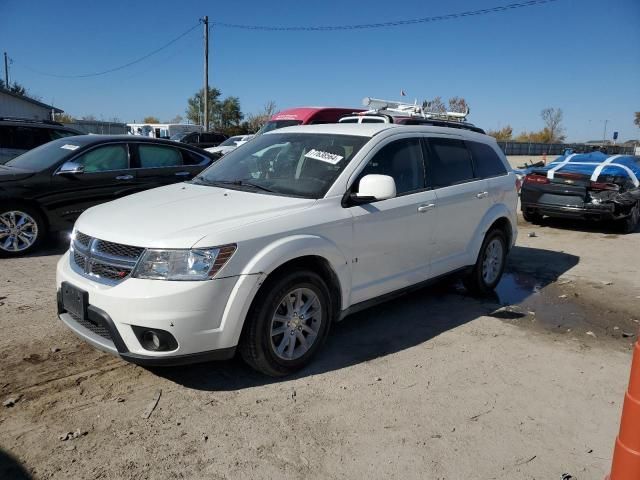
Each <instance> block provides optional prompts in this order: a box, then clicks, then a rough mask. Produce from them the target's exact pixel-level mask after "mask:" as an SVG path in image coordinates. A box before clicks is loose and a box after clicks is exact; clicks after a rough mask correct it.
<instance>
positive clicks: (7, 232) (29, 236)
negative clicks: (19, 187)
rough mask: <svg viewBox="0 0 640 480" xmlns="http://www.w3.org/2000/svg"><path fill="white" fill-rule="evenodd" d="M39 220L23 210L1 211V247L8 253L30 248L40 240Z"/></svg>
mask: <svg viewBox="0 0 640 480" xmlns="http://www.w3.org/2000/svg"><path fill="white" fill-rule="evenodd" d="M38 233H39V229H38V222H37V221H36V219H35V218H33V217H32V216H31V215H29V214H28V213H26V212H23V211H21V210H9V211H5V212H2V213H0V249H1V250H3V251H4V252H7V253H12V254H15V253H18V252H23V251H25V250H28V249H29V248H30V247H32V246H33V245H34V244H35V243H36V241H37V240H38Z"/></svg>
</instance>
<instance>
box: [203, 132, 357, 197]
mask: <svg viewBox="0 0 640 480" xmlns="http://www.w3.org/2000/svg"><path fill="white" fill-rule="evenodd" d="M368 140H369V138H368V137H359V136H351V135H333V134H319V133H318V134H311V133H288V134H286V133H283V134H278V133H274V134H269V135H261V136H259V137H257V138H255V139H253V140H251V142H249V143H247V144H245V145H243V147H242V148H239V149H236V150H233V151H232V152H230V153H228V154H227V155H225V156H224V157H222V158H221V159H220V160H218V161H217V162H216V163H214V164H213V165H212V166H211V167H209V168H208V169H207V170H205V171H204V172H203V173H202V174H201V175H200V176H198V177H197V178H196V180H195V183H201V184H205V185H207V184H209V185H213V186H222V187H227V188H239V189H247V190H253V191H262V192H271V193H277V194H281V195H290V196H298V197H304V198H321V197H322V196H324V194H325V193H326V192H327V191H328V190H329V187H331V185H332V184H333V182H334V181H335V180H336V178H337V177H338V175H339V174H340V172H342V170H343V169H344V167H345V166H346V165H347V164H348V163H349V162H350V161H351V159H352V158H353V157H354V156H355V155H356V153H358V151H359V150H360V148H362V146H363V145H364V144H365V143H366V142H367V141H368Z"/></svg>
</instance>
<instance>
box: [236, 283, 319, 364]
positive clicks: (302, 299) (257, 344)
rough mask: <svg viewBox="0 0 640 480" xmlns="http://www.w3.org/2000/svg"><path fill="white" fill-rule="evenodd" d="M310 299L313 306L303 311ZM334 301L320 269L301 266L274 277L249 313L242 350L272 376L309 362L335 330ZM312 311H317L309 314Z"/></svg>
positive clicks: (247, 358)
mask: <svg viewBox="0 0 640 480" xmlns="http://www.w3.org/2000/svg"><path fill="white" fill-rule="evenodd" d="M298 294H299V295H300V296H298ZM314 296H315V300H313V298H314ZM287 299H290V300H291V303H289V302H288V301H287ZM308 304H309V305H310V306H309V307H308V308H309V310H308V311H307V312H305V314H304V315H303V314H301V312H300V310H301V307H302V308H306V307H307V305H308ZM331 307H332V305H331V297H330V294H329V289H328V287H327V285H326V283H325V282H324V280H323V279H322V278H321V277H320V276H319V275H317V274H316V273H313V272H311V271H308V270H296V271H290V272H286V273H284V274H283V275H281V276H279V277H277V278H275V279H273V280H272V281H268V282H267V283H266V284H265V285H264V286H263V287H262V289H261V290H260V292H259V293H258V296H257V297H256V299H255V300H254V302H253V304H252V305H251V308H250V310H249V314H248V315H247V319H246V323H245V327H244V331H243V334H242V338H241V340H240V345H239V350H240V355H241V356H242V358H243V359H244V361H245V362H246V363H248V364H249V365H250V366H251V367H252V368H254V369H255V370H258V371H259V372H262V373H264V374H266V375H269V376H272V377H282V376H285V375H289V374H291V373H293V372H295V371H297V370H299V369H301V368H303V367H304V366H306V365H307V364H309V362H310V361H311V359H312V358H313V357H314V356H315V354H316V353H317V351H318V350H319V349H320V347H321V346H322V344H323V343H324V340H325V339H326V337H327V334H328V333H329V326H330V324H331V321H332V308H331ZM309 311H310V312H312V313H315V315H312V316H309ZM305 315H306V317H307V318H304V317H305ZM301 337H304V341H305V343H306V345H305V344H303V342H302V338H301ZM310 338H311V341H309V339H310ZM292 342H293V344H292Z"/></svg>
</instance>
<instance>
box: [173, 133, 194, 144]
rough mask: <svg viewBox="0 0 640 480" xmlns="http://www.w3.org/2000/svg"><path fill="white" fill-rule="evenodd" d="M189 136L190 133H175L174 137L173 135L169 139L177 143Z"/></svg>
mask: <svg viewBox="0 0 640 480" xmlns="http://www.w3.org/2000/svg"><path fill="white" fill-rule="evenodd" d="M187 135H189V134H188V133H184V132H183V133H174V134H173V135H171V136H170V137H169V140H175V141H176V142H180V141H182V139H183V138H184V137H186V136H187Z"/></svg>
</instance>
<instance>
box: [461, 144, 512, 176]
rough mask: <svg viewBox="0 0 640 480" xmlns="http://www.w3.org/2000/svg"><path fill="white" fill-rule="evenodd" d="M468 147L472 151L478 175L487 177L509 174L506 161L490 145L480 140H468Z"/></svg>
mask: <svg viewBox="0 0 640 480" xmlns="http://www.w3.org/2000/svg"><path fill="white" fill-rule="evenodd" d="M467 147H469V150H470V151H471V156H472V157H473V162H474V164H475V167H476V176H477V177H480V178H487V177H497V176H500V175H506V174H507V169H506V167H505V166H504V163H502V160H501V159H500V157H499V156H498V154H497V153H496V151H495V150H494V149H493V148H491V147H490V146H489V145H487V144H486V143H479V142H467Z"/></svg>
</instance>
